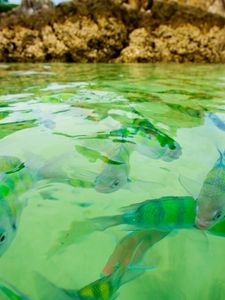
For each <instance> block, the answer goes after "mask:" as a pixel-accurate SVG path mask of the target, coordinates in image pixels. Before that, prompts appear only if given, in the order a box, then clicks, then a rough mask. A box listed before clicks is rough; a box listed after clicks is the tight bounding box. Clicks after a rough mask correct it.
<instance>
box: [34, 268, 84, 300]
mask: <svg viewBox="0 0 225 300" xmlns="http://www.w3.org/2000/svg"><path fill="white" fill-rule="evenodd" d="M34 279H35V287H36V290H37V294H38V299H39V300H46V299H49V298H51V299H60V300H69V299H71V297H70V296H69V292H68V293H67V291H66V290H64V289H63V288H60V287H58V286H56V285H55V284H53V283H52V282H50V281H49V280H48V279H47V278H45V277H44V276H43V275H41V274H39V273H37V272H35V273H34ZM75 293H76V292H75V291H74V294H75ZM74 296H75V295H74ZM73 299H74V300H79V297H78V296H77V297H73Z"/></svg>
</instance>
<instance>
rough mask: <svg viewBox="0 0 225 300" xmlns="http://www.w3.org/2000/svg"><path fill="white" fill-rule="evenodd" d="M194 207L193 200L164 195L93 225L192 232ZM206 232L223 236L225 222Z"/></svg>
mask: <svg viewBox="0 0 225 300" xmlns="http://www.w3.org/2000/svg"><path fill="white" fill-rule="evenodd" d="M196 205H197V202H196V200H195V199H194V198H192V197H189V196H184V197H176V196H167V197H161V198H158V199H152V200H146V201H144V202H142V203H137V204H134V205H131V206H128V207H126V208H124V209H123V213H122V214H120V215H115V216H109V217H99V218H95V219H93V222H94V226H95V230H105V229H107V228H109V227H111V226H117V225H121V224H127V225H129V226H130V227H131V228H134V229H139V230H140V229H156V230H162V231H171V230H173V229H193V228H195V227H196V225H195V219H196ZM94 226H93V227H94ZM209 232H210V233H212V234H215V235H223V236H225V220H224V221H221V224H220V226H213V227H212V228H210V230H209Z"/></svg>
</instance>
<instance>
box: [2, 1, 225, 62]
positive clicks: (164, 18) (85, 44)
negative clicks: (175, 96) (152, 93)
mask: <svg viewBox="0 0 225 300" xmlns="http://www.w3.org/2000/svg"><path fill="white" fill-rule="evenodd" d="M27 1H28V0H27ZM29 1H31V2H32V1H33V0H29ZM43 1H45V0H43ZM46 1H48V0H46ZM125 2H126V3H125ZM147 2H148V3H147ZM135 3H136V4H137V5H138V6H136V7H132V5H134V4H135ZM124 4H127V5H128V6H129V5H130V7H129V9H128V8H124ZM136 4H135V5H136ZM146 4H151V5H152V1H146V0H140V1H139V0H137V1H136V0H134V2H133V0H132V1H130V0H127V1H125V0H111V1H110V0H83V1H79V0H73V2H69V3H63V4H60V5H59V6H57V7H55V8H54V9H52V10H51V11H48V13H47V12H46V13H45V14H43V13H42V12H41V11H40V10H37V12H36V13H35V14H33V15H32V16H30V15H29V14H18V13H17V12H16V11H14V12H12V13H9V14H7V15H6V16H5V17H4V16H3V17H1V19H0V61H2V62H3V61H4V62H7V61H15V62H28V61H30V62H34V61H37V62H42V61H69V62H70V61H74V62H158V61H163V62H214V63H215V62H216V63H217V62H225V16H224V8H223V2H222V0H204V1H203V0H154V2H153V6H152V9H151V12H150V11H149V10H147V6H146Z"/></svg>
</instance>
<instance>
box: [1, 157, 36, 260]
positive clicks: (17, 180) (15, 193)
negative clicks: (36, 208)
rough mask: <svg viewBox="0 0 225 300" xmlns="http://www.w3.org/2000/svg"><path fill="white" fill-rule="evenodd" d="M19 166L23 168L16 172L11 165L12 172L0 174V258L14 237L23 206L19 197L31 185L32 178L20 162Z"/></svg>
mask: <svg viewBox="0 0 225 300" xmlns="http://www.w3.org/2000/svg"><path fill="white" fill-rule="evenodd" d="M9 161H10V160H9ZM9 161H8V163H9ZM11 161H14V160H11ZM19 165H20V166H23V167H20V168H18V170H17V171H15V165H14V163H13V164H12V170H13V171H12V172H11V171H10V170H9V169H10V168H8V171H7V172H6V173H1V174H0V256H1V255H2V254H3V253H4V252H5V251H6V250H7V249H8V247H9V245H10V244H11V242H12V240H13V239H14V237H15V234H16V229H17V225H18V221H19V217H20V214H21V212H22V209H23V207H24V205H25V203H24V202H23V201H21V199H20V197H21V195H22V194H24V193H25V192H27V190H29V189H30V188H31V187H32V185H33V178H32V176H31V174H30V172H29V171H28V169H27V168H26V167H25V166H24V165H23V164H22V162H21V163H20V164H19ZM8 166H9V164H8Z"/></svg>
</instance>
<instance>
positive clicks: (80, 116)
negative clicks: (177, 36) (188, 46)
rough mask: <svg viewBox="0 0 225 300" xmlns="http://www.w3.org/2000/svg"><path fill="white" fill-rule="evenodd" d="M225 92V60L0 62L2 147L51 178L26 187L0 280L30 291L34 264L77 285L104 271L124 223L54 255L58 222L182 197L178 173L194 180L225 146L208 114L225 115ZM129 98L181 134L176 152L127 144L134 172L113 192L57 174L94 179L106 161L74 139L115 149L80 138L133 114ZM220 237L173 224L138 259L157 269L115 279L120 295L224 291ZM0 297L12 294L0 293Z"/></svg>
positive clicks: (190, 295)
mask: <svg viewBox="0 0 225 300" xmlns="http://www.w3.org/2000/svg"><path fill="white" fill-rule="evenodd" d="M224 91H225V69H224V66H223V65H208V66H207V65H204V66H201V65H199V66H198V65H197V66H193V65H182V66H180V65H101V64H100V65H79V64H78V65H74V64H45V65H32V64H21V65H19V64H7V65H3V64H2V65H0V155H12V156H16V157H18V158H20V159H21V160H22V161H27V162H29V165H30V168H31V170H33V171H32V172H34V173H35V172H36V171H37V170H39V169H40V168H42V167H43V166H45V169H44V170H45V174H46V173H49V178H50V179H51V178H53V179H54V178H55V180H53V181H50V183H49V181H48V180H46V181H45V180H42V181H40V182H39V183H37V186H35V188H34V189H32V190H31V191H30V192H28V202H27V205H26V206H24V209H23V212H22V215H21V218H20V222H19V225H18V229H17V233H16V237H15V239H14V240H13V242H12V244H11V245H10V247H9V248H8V250H7V251H6V252H5V253H4V254H3V255H2V256H1V258H0V279H2V280H4V281H6V282H8V283H10V284H12V285H13V286H14V287H16V288H17V289H18V290H20V291H21V292H23V293H24V294H26V295H29V296H30V297H31V299H34V300H36V299H39V296H38V295H39V291H38V289H37V288H36V284H35V279H34V278H35V276H34V274H35V272H38V273H41V274H42V275H44V276H45V277H46V278H48V280H50V281H51V282H54V284H56V285H57V286H60V287H63V288H69V289H75V290H77V289H80V288H82V287H83V286H85V285H87V284H89V283H91V282H93V281H94V280H97V279H98V278H100V277H99V276H100V273H101V271H102V269H103V267H104V265H105V263H106V262H107V259H108V257H109V256H110V255H111V254H112V252H113V250H114V248H115V246H116V244H117V243H118V241H119V240H120V238H122V237H123V236H125V235H126V234H127V233H128V232H127V231H126V228H125V229H124V228H122V229H121V228H120V227H113V228H109V229H108V230H106V231H101V232H100V231H98V232H94V233H93V234H91V235H90V236H85V237H84V238H83V239H82V238H81V239H80V240H78V241H77V242H76V243H74V244H73V245H71V246H69V247H68V248H66V249H64V251H63V252H61V253H58V254H57V253H56V254H52V255H49V254H48V253H49V250H50V249H51V248H52V246H53V245H54V243H55V241H56V240H57V238H58V236H59V234H60V232H61V231H63V230H66V229H67V228H68V227H69V226H70V224H71V223H72V222H73V221H74V220H78V221H85V220H87V219H88V218H92V217H98V216H104V215H112V214H116V213H118V212H119V210H120V208H121V207H124V206H127V205H129V204H132V203H137V202H143V201H144V200H146V199H151V198H159V197H162V196H167V195H171V196H173V195H176V196H184V195H187V191H186V190H185V189H184V188H183V187H182V185H181V184H180V182H179V176H180V175H185V176H186V177H188V178H191V179H192V180H193V182H196V183H197V187H198V188H199V189H200V187H201V184H202V182H203V180H204V178H205V176H206V174H207V173H208V172H209V170H210V169H211V168H212V167H213V165H214V163H215V161H216V160H217V158H218V152H217V148H219V149H222V150H223V149H225V139H224V136H225V132H224V131H223V130H221V128H218V127H217V126H215V124H214V123H213V122H212V120H211V119H210V117H209V113H214V114H215V115H216V116H218V117H219V118H220V119H221V120H224V121H225V114H224V111H225V94H224ZM132 108H135V110H136V111H138V112H139V113H140V114H142V115H143V116H144V117H145V118H146V119H148V120H149V121H150V122H151V123H152V124H153V125H154V126H155V127H156V128H158V129H160V130H161V131H162V132H164V133H166V134H168V135H169V136H170V137H172V138H173V139H175V140H176V141H177V142H178V143H179V144H180V146H181V148H182V154H181V155H180V157H178V159H174V160H172V161H169V162H168V161H165V160H163V159H153V158H150V157H147V156H145V155H143V154H141V153H140V152H138V151H136V150H132V151H131V154H130V158H129V167H130V170H129V182H128V183H127V184H126V185H124V186H123V187H121V189H119V190H118V191H116V192H111V193H101V192H99V191H97V190H96V189H94V188H93V187H92V186H91V184H90V185H88V184H87V185H86V186H85V184H83V185H82V184H80V185H79V184H77V185H76V186H75V187H72V186H71V185H68V184H66V183H65V182H63V181H61V180H57V179H56V178H62V177H63V178H67V177H70V178H71V177H73V178H78V179H79V180H81V182H89V183H90V182H91V183H93V180H94V178H95V177H96V176H97V175H98V174H100V173H101V171H102V169H103V168H104V162H103V161H102V160H101V159H93V158H92V157H91V156H85V155H82V153H80V152H79V151H78V150H77V149H79V146H80V145H82V146H85V147H88V148H92V149H94V150H96V151H98V152H100V153H104V154H105V155H107V154H109V156H110V155H111V154H112V153H114V151H115V143H113V141H112V139H110V138H108V139H101V140H97V139H93V140H92V139H89V140H88V139H86V140H85V139H82V138H77V136H83V137H93V136H95V135H96V134H97V133H99V132H109V131H110V130H114V129H119V128H121V127H126V126H127V124H129V123H130V122H131V120H132V118H134V116H133V113H132ZM77 146H78V147H77ZM131 146H132V145H131ZM191 189H192V188H191ZM40 191H41V192H40ZM198 192H199V190H198V191H195V195H194V196H196V193H198ZM224 247H225V238H223V237H217V236H213V235H209V234H207V233H205V234H204V233H203V232H202V231H200V230H177V231H175V232H174V233H172V234H171V235H169V236H168V237H166V238H164V239H163V240H162V241H160V242H159V243H158V244H156V245H155V246H154V247H152V248H151V249H150V250H149V251H148V252H147V253H146V256H145V264H146V263H147V264H148V265H150V266H151V265H155V266H157V268H156V269H154V270H147V271H145V272H143V274H142V275H141V276H138V277H136V278H135V279H134V280H131V281H129V282H128V283H126V284H124V285H123V286H121V288H120V289H119V295H118V297H117V299H118V300H128V299H129V300H137V299H141V300H147V299H154V300H158V299H159V300H161V299H163V300H164V299H165V300H170V299H171V300H172V299H173V300H176V299H177V300H180V299H190V300H195V299H196V300H201V299H204V300H206V299H210V300H211V299H212V300H217V299H218V300H220V299H221V300H222V299H224V295H225V260H224ZM0 299H1V300H5V299H10V298H7V297H5V296H4V295H3V294H2V295H1V294H0ZM48 299H50V300H51V299H52V298H51V295H49V297H48ZM55 299H56V298H54V300H55ZM58 299H59V300H60V299H61V298H60V297H59V298H58ZM46 300H47V299H46Z"/></svg>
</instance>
